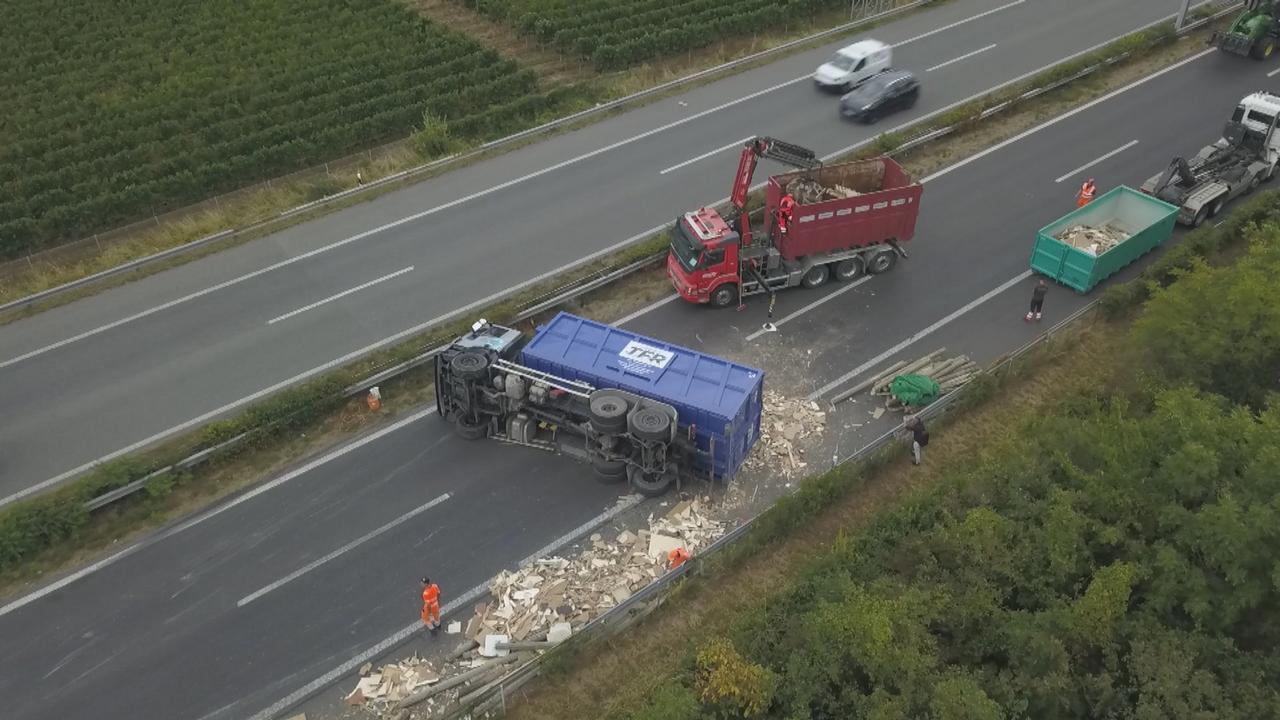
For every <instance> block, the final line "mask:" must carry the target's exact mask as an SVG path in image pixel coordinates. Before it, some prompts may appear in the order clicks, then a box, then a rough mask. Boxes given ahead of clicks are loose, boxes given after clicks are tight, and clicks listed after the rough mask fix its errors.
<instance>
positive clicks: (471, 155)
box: [0, 0, 938, 312]
mask: <svg viewBox="0 0 1280 720" xmlns="http://www.w3.org/2000/svg"><path fill="white" fill-rule="evenodd" d="M933 2H938V0H912V1H910V2H903V0H852V2H851V3H850V22H847V23H843V24H841V25H837V26H836V27H833V28H829V29H826V30H822V31H820V32H816V33H813V34H811V35H806V36H804V37H802V38H798V39H796V40H791V41H788V42H785V43H782V44H780V45H777V46H775V47H772V48H769V49H767V50H761V51H759V52H755V53H752V54H750V55H746V56H743V57H741V58H738V59H737V60H730V61H729V62H726V63H722V64H720V65H716V66H714V67H711V68H707V69H705V70H699V71H698V72H695V73H691V74H689V75H685V76H683V77H679V78H676V79H675V80H670V81H667V82H664V83H661V84H659V85H655V86H653V87H651V88H647V89H645V90H641V91H640V92H636V93H632V94H630V95H627V96H625V97H621V98H618V99H617V100H611V101H609V102H606V103H601V104H599V105H596V106H594V107H591V108H588V109H586V110H581V111H579V112H576V113H572V114H570V115H566V116H564V117H562V118H558V119H556V120H552V121H550V122H546V123H543V124H542V125H538V126H536V127H533V128H529V129H527V130H522V131H520V132H517V133H513V134H511V135H507V136H505V137H502V138H499V139H497V140H491V141H489V142H486V143H483V144H481V145H479V146H477V147H476V148H474V149H472V150H469V151H467V152H464V153H457V154H454V155H449V156H447V157H443V158H440V159H438V160H433V161H431V162H428V163H425V164H422V165H418V166H415V167H411V168H409V169H406V170H402V171H400V172H396V173H393V174H391V175H387V176H385V177H382V178H378V179H376V180H371V181H369V182H367V183H364V184H361V185H358V186H356V187H353V188H350V189H347V190H343V191H341V192H338V193H334V194H332V195H328V196H326V197H323V198H320V199H318V200H314V201H311V202H307V203H304V204H302V205H299V206H297V207H294V208H290V209H288V210H285V211H284V212H282V213H280V214H279V215H276V216H274V217H271V218H267V219H264V220H261V221H258V222H254V223H251V224H249V225H246V226H244V227H240V228H229V229H226V230H221V231H219V232H216V233H214V234H212V235H207V236H205V237H202V238H200V239H198V240H193V241H191V242H189V243H186V244H184V245H179V246H177V247H174V248H170V249H168V250H163V251H161V252H158V253H155V254H152V255H148V256H146V257H142V258H138V259H137V260H132V261H130V262H127V263H124V264H122V265H118V266H116V267H113V268H109V269H107V270H103V271H102V272H98V273H94V274H93V275H89V276H86V277H84V278H81V279H79V280H74V281H72V282H69V283H66V284H64V285H59V286H58V287H55V288H50V289H48V290H43V291H41V292H38V293H34V294H32V295H28V296H27V297H24V298H18V299H17V300H14V301H11V302H8V303H5V304H3V305H0V312H4V311H6V310H9V309H12V308H15V307H21V306H23V305H30V304H32V303H35V302H39V301H40V300H46V299H48V298H50V297H54V296H56V295H61V294H63V293H66V292H69V291H71V290H75V289H77V288H82V287H85V286H88V285H92V284H94V283H97V282H101V281H103V280H106V279H108V278H111V277H115V276H117V275H121V274H124V273H128V272H131V271H133V270H138V269H140V268H143V267H146V266H149V265H153V264H155V263H157V262H160V261H162V260H167V259H170V258H173V257H176V256H179V255H184V254H186V253H189V252H192V251H194V250H197V249H199V248H202V247H205V246H207V245H210V244H213V243H216V242H219V241H221V240H225V239H227V238H229V237H234V236H238V235H243V234H245V233H248V232H256V231H259V230H264V229H268V228H270V227H272V226H274V225H277V224H279V223H281V222H283V221H285V220H288V219H290V218H293V217H295V216H297V215H300V214H302V213H306V212H308V211H311V210H315V209H317V208H319V207H321V206H325V205H329V204H332V203H334V202H337V201H340V200H345V199H348V198H351V197H355V196H358V195H362V194H365V193H369V192H371V191H373V190H375V189H378V188H382V187H385V186H388V185H390V184H393V183H397V182H400V181H403V180H407V179H410V178H413V177H416V176H419V175H423V174H425V173H429V172H436V171H440V170H445V169H447V168H448V166H450V165H454V164H458V163H462V162H466V161H469V160H473V159H476V158H478V157H480V156H483V155H485V154H486V153H489V152H492V151H494V150H497V149H499V148H502V147H506V146H509V145H513V144H515V143H519V142H522V141H524V140H528V139H530V138H533V137H536V136H539V135H543V134H546V133H549V132H551V131H554V130H558V129H561V128H564V127H568V126H570V125H573V124H574V123H578V122H581V121H583V120H586V119H588V118H591V117H594V116H597V115H601V114H603V113H608V112H611V111H613V110H617V109H619V108H623V107H626V106H628V105H631V104H634V103H636V102H638V101H640V100H644V99H647V98H651V97H656V96H659V95H662V94H664V93H667V92H670V91H672V90H675V89H678V88H680V87H683V86H686V85H690V84H693V83H696V82H700V81H703V80H706V79H708V78H712V77H715V76H717V75H719V74H721V73H724V72H726V71H728V70H733V69H735V68H739V67H742V66H745V65H749V64H752V63H756V62H759V61H761V60H764V59H767V58H770V57H773V56H775V55H781V54H785V53H787V52H790V51H792V50H794V49H796V48H799V47H803V46H805V45H807V44H809V43H812V42H814V41H817V40H822V39H824V38H827V37H832V36H835V35H839V34H841V33H845V32H848V31H849V30H853V29H855V28H857V27H859V26H862V25H865V24H868V23H873V22H881V21H883V20H885V19H887V18H889V17H892V16H894V15H897V14H900V13H903V12H906V11H908V10H913V9H915V8H917V7H921V6H924V5H928V4H930V3H933ZM855 16H857V19H854V17H855ZM404 143H405V140H397V141H395V142H393V143H388V144H386V145H382V146H379V147H376V148H370V149H368V150H364V151H361V152H359V153H356V154H354V155H348V156H347V157H344V158H339V159H336V160H331V161H329V162H327V163H324V164H323V165H317V166H314V167H311V168H306V169H304V170H298V171H296V172H293V173H290V174H288V175H283V176H280V177H277V178H273V179H270V180H265V181H263V182H261V183H258V184H256V185H251V186H249V187H245V188H241V189H239V190H234V191H232V192H229V193H224V194H222V195H218V196H215V197H213V198H209V199H207V200H204V201H201V202H199V203H196V204H194V205H189V206H186V207H183V208H179V209H176V210H173V211H171V212H168V213H166V214H162V215H157V214H155V213H153V214H152V217H151V218H150V219H145V220H141V221H138V222H135V223H131V224H129V225H126V226H123V227H119V228H115V229H112V230H104V231H102V232H100V233H95V234H94V235H93V236H92V237H89V238H83V239H81V240H77V241H74V242H71V243H67V244H65V245H61V246H58V247H56V248H50V249H48V250H45V251H42V252H39V253H32V254H28V255H27V256H25V257H22V258H18V259H17V260H12V261H9V262H6V263H4V264H2V265H0V273H3V272H5V271H8V270H10V269H11V268H13V267H14V266H18V265H23V264H27V265H31V264H34V262H36V261H41V262H43V261H45V260H47V259H50V258H54V257H58V256H60V255H64V254H68V253H74V252H78V251H79V250H83V249H85V248H87V247H89V246H92V245H96V246H97V247H98V248H99V249H101V247H102V244H103V243H110V242H113V241H118V240H119V239H120V238H121V237H123V236H126V235H128V234H130V233H131V232H133V231H136V230H139V229H142V228H144V227H147V226H149V225H154V226H156V227H159V226H160V225H161V223H162V221H164V220H173V219H177V218H179V217H183V216H186V215H189V214H190V213H192V212H197V211H199V210H201V209H211V208H215V207H220V205H221V203H223V202H229V201H231V200H232V199H234V198H238V197H244V196H246V195H248V194H251V193H254V192H258V191H261V190H263V189H270V188H271V187H273V184H280V183H283V182H288V181H289V180H291V179H297V178H302V177H313V176H319V175H322V174H324V175H328V174H331V173H332V172H333V171H334V170H336V169H339V168H354V167H355V166H356V165H357V164H359V163H362V162H364V161H365V160H368V161H372V160H373V157H374V156H375V155H379V156H384V155H387V154H389V153H391V152H393V151H395V150H396V149H398V148H401V147H403V145H404Z"/></svg>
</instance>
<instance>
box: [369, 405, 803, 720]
mask: <svg viewBox="0 0 1280 720" xmlns="http://www.w3.org/2000/svg"><path fill="white" fill-rule="evenodd" d="M825 426H826V415H825V414H824V413H823V412H822V411H821V410H820V409H819V407H818V405H817V404H816V403H813V402H810V401H807V400H803V399H792V398H787V397H784V396H782V395H780V394H778V393H776V392H771V391H767V390H766V391H765V393H764V415H763V417H762V420H761V433H760V439H759V441H758V442H757V443H756V446H755V448H753V450H752V452H751V455H750V456H749V457H748V458H747V461H746V463H745V464H744V466H743V471H747V470H754V471H758V472H761V473H765V474H769V475H774V476H781V477H785V478H792V477H796V476H799V475H802V474H804V470H805V466H806V463H805V461H804V459H803V458H804V453H805V448H804V447H803V446H804V445H809V444H811V443H814V442H816V441H817V440H818V438H820V437H821V435H822V432H823V430H824V429H825ZM739 474H740V475H741V474H742V472H741V471H740V473H739ZM742 492H743V488H742V487H741V483H740V482H737V481H735V482H734V483H733V485H732V486H731V487H730V488H729V489H728V491H727V492H726V493H725V494H724V495H723V496H721V497H720V499H719V501H718V502H717V504H715V505H714V506H713V505H712V504H711V498H710V497H709V496H697V495H695V496H694V497H692V498H691V499H687V500H677V501H676V503H675V504H674V506H671V507H670V508H669V509H668V508H666V507H665V506H666V505H667V504H668V503H663V506H664V507H663V508H662V509H660V510H659V511H658V512H657V513H654V514H650V515H649V517H648V522H647V525H648V529H643V530H639V531H637V532H632V531H630V530H625V531H622V532H621V533H618V534H616V535H613V534H610V536H606V535H605V534H604V533H595V534H593V535H591V536H590V538H589V539H587V540H586V541H584V542H582V543H580V544H579V546H578V547H577V548H576V549H577V552H575V553H572V554H568V555H566V556H555V557H548V558H540V559H537V560H534V561H533V562H530V563H528V564H527V565H525V566H524V567H521V568H519V569H518V570H516V571H514V572H511V571H503V572H502V573H499V574H498V576H497V577H495V578H493V580H492V581H491V582H490V584H489V590H490V597H489V600H488V601H486V602H482V603H479V604H477V605H476V606H475V607H474V608H473V610H472V613H471V614H470V616H469V617H467V618H466V619H464V620H455V621H451V622H448V623H446V626H445V628H444V629H443V630H442V631H441V633H440V636H439V639H440V640H442V641H443V640H445V639H446V638H448V639H450V640H457V641H460V644H458V645H457V647H456V649H455V650H454V651H453V652H452V653H451V654H450V656H449V657H448V659H446V660H444V661H428V660H422V659H420V658H418V657H417V656H414V657H412V658H409V659H406V660H402V661H400V662H397V663H390V664H386V665H383V666H381V667H380V668H377V669H375V668H374V667H373V666H372V665H370V664H368V663H366V665H365V666H364V667H363V668H361V672H360V675H361V678H360V679H359V681H358V682H357V684H356V687H355V688H353V689H352V690H351V692H350V693H349V694H348V695H347V702H348V704H351V705H357V706H362V707H363V708H364V709H366V710H368V711H370V712H372V713H374V714H377V715H379V716H383V717H388V718H396V720H435V719H437V718H438V719H440V720H443V719H444V718H454V717H467V716H470V717H483V716H485V710H486V703H488V702H489V701H490V695H491V694H492V693H493V691H494V689H495V685H494V684H495V683H496V681H497V680H498V679H500V678H503V677H505V676H506V675H507V674H508V673H510V672H511V671H512V670H514V669H516V668H517V667H519V666H520V665H522V664H523V663H525V662H527V661H528V660H530V659H532V658H533V657H535V656H536V655H537V654H538V653H539V652H542V651H545V650H548V649H550V648H552V647H554V646H555V645H557V644H559V643H561V642H563V641H564V640H566V639H568V638H569V637H572V636H573V634H574V633H577V632H579V631H580V630H582V628H583V627H585V626H586V625H587V624H588V623H590V622H591V621H592V620H594V619H596V618H597V617H599V616H601V615H603V614H604V613H606V612H608V611H609V610H611V609H613V608H615V607H617V606H618V604H620V603H622V602H624V601H626V600H627V598H629V597H631V596H632V595H633V594H635V593H637V592H639V591H640V590H641V589H643V588H644V587H645V586H647V585H648V584H649V583H651V582H653V581H654V580H655V579H657V578H659V577H661V576H662V575H663V574H665V573H666V572H667V570H668V568H667V557H668V553H669V552H670V551H671V550H673V549H675V548H684V549H685V550H687V551H688V552H689V553H690V554H691V555H693V556H695V557H696V556H697V555H698V553H699V552H700V551H701V550H704V549H705V548H706V547H707V546H709V545H711V544H712V543H713V542H715V540H716V539H717V538H719V537H721V536H722V535H724V533H725V532H727V531H728V529H729V528H730V527H731V526H732V523H731V522H730V518H729V517H727V516H728V515H730V514H732V511H734V510H735V509H737V508H740V507H741V506H742V504H743V503H741V502H739V501H740V500H741V498H740V497H738V496H740V495H741V494H742ZM619 502H629V499H628V498H623V499H621V500H620V501H619ZM451 644H452V643H451Z"/></svg>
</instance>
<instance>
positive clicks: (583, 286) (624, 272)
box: [0, 0, 1240, 510]
mask: <svg viewBox="0 0 1280 720" xmlns="http://www.w3.org/2000/svg"><path fill="white" fill-rule="evenodd" d="M922 1H924V2H931V1H933V0H922ZM1205 5H1206V6H1216V7H1223V9H1216V7H1215V9H1216V12H1214V13H1213V14H1212V15H1210V16H1209V17H1206V18H1203V19H1201V20H1198V21H1196V22H1194V23H1190V24H1188V25H1186V26H1185V27H1184V28H1183V29H1182V30H1181V31H1179V32H1180V33H1185V32H1190V31H1192V30H1195V29H1197V28H1199V27H1202V26H1203V25H1205V24H1207V23H1209V22H1211V21H1213V20H1215V19H1217V18H1218V17H1221V16H1222V15H1224V14H1226V13H1227V12H1230V11H1231V10H1232V9H1234V8H1235V7H1237V6H1239V5H1240V3H1239V2H1224V0H1211V2H1208V3H1205ZM902 7H908V6H902ZM1160 22H1164V21H1163V20H1162V21H1159V22H1157V23H1152V24H1151V25H1149V26H1148V27H1154V26H1156V25H1158V24H1159V23H1160ZM828 32H830V31H828ZM797 42H799V41H797ZM1129 55H1130V53H1123V54H1120V55H1117V56H1115V57H1113V58H1108V59H1106V60H1103V61H1101V62H1099V63H1097V64H1095V65H1091V66H1089V67H1087V68H1084V69H1082V70H1081V71H1080V72H1078V73H1075V74H1074V75H1071V76H1070V77H1067V78H1063V79H1061V80H1058V81H1056V82H1053V83H1050V84H1049V85H1046V86H1043V87H1038V88H1034V89H1032V90H1028V91H1026V92H1024V93H1022V94H1020V95H1019V96H1018V97H1016V98H1013V99H1011V100H1008V101H1005V102H1002V103H1000V104H999V105H995V106H992V107H991V108H988V109H986V110H985V111H983V112H982V113H981V114H980V115H979V119H985V118H988V117H990V116H991V115H994V114H996V113H999V112H1003V111H1005V110H1008V109H1010V108H1012V107H1013V106H1014V105H1016V104H1017V103H1019V102H1023V101H1025V100H1028V99H1031V98H1034V97H1036V96H1039V95H1042V94H1044V93H1046V92H1049V91H1050V90H1054V89H1057V88H1060V87H1063V86H1065V85H1067V84H1070V83H1072V82H1075V81H1077V80H1079V79H1081V78H1084V77H1087V76H1089V75H1092V74H1093V73H1095V72H1097V71H1098V70H1100V69H1102V68H1104V67H1109V66H1111V65H1113V64H1115V63H1116V62H1120V61H1121V60H1123V59H1124V58H1126V57H1128V56H1129ZM955 130H956V127H955V126H947V127H943V128H938V129H935V130H930V131H927V132H924V133H922V134H919V135H917V136H916V137H913V138H911V139H909V140H907V141H906V142H904V143H903V144H901V145H900V146H898V148H897V149H896V150H894V153H902V152H906V151H908V150H912V149H915V148H918V147H920V146H921V145H924V144H926V143H928V142H931V141H933V140H937V139H939V138H942V137H945V136H946V135H949V134H950V133H952V132H954V131H955ZM664 254H665V253H659V254H657V255H653V256H649V257H646V258H642V259H641V260H638V261H636V262H633V263H629V264H627V265H624V266H621V267H614V268H607V269H605V270H602V271H601V272H600V273H597V274H595V275H592V276H587V277H584V278H580V279H579V280H578V281H575V282H574V283H572V284H569V285H566V286H564V287H563V288H561V289H557V290H555V291H552V294H550V295H549V296H544V297H543V298H539V299H537V300H535V301H534V302H533V303H531V304H530V305H529V306H527V307H526V308H524V309H523V310H522V311H521V312H520V313H519V314H518V315H517V316H516V317H515V318H514V319H513V321H514V322H521V321H524V320H528V319H529V318H532V317H536V316H538V315H540V314H542V313H543V312H546V311H547V310H550V309H552V308H555V307H557V306H560V305H563V304H565V303H568V302H572V301H573V300H576V299H578V298H580V297H582V296H583V295H585V294H587V293H589V292H592V291H594V290H598V289H599V288H601V287H604V286H606V285H608V284H610V283H613V282H616V281H618V280H621V279H623V278H625V277H628V276H630V275H632V274H634V273H636V272H639V271H640V270H643V269H644V268H646V267H648V266H650V265H652V264H653V263H655V262H657V261H659V260H660V259H661V257H662V256H663V255H664ZM498 302H501V301H498ZM2 309H3V308H2V307H0V310H2ZM442 349H443V348H440V347H435V348H424V349H423V351H422V352H421V353H419V354H418V355H416V356H415V357H413V358H412V359H410V360H406V361H403V362H399V363H396V364H394V365H389V366H387V367H384V368H378V369H376V371H375V372H374V373H373V374H371V375H370V376H368V377H367V378H365V379H364V380H361V381H360V382H358V383H355V384H353V385H351V386H350V387H348V388H346V389H345V390H344V391H343V396H344V397H353V396H355V395H357V394H359V393H361V392H364V391H366V390H368V389H369V388H370V387H373V386H375V385H378V384H381V383H384V382H387V381H388V380H391V379H394V378H396V377H398V376H400V375H403V374H404V373H406V372H409V371H411V370H413V369H415V368H417V367H420V366H422V365H424V364H426V363H427V362H430V360H431V358H433V357H435V355H436V354H437V353H439V352H440V351H441V350H442ZM355 362H359V360H356V361H355ZM948 397H950V396H948ZM286 421H287V418H286V419H283V420H280V421H277V422H286ZM274 427H276V426H275V425H271V426H265V427H263V428H258V429H255V430H253V431H250V432H245V433H243V434H241V435H238V436H236V437H233V438H231V439H230V440H227V441H225V442H223V443H220V444H219V445H217V446H215V447H211V448H206V449H203V450H200V451H199V452H196V453H194V454H192V455H191V456H189V457H187V458H184V459H183V460H180V461H178V462H176V463H173V464H172V465H168V466H166V467H163V468H161V469H159V470H156V471H154V472H152V473H149V474H148V475H146V476H144V477H142V478H139V479H138V480H135V481H133V482H130V483H129V484H127V485H124V486H122V487H120V488H117V489H115V490H112V491H110V492H108V493H105V494H103V495H100V496H98V497H95V498H93V499H91V500H89V501H88V503H87V504H86V506H87V508H88V509H90V510H96V509H99V508H102V507H104V506H106V505H109V504H111V503H113V502H116V501H119V500H122V499H124V498H127V497H129V496H131V495H133V494H134V493H137V492H139V491H141V490H143V489H145V487H146V486H147V483H148V482H150V481H151V480H154V479H155V478H157V477H160V476H162V475H165V474H167V473H170V472H175V471H186V470H189V469H191V468H192V467H195V466H197V465H199V464H201V463H203V462H206V461H208V460H210V459H212V458H214V457H217V456H218V455H219V454H220V453H222V452H225V451H228V450H231V449H233V448H235V447H236V446H238V445H240V444H241V443H243V442H246V441H248V440H250V439H252V438H253V437H256V436H259V435H261V434H263V433H266V432H270V431H271V430H272V429H274Z"/></svg>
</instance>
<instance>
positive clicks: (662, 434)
mask: <svg viewBox="0 0 1280 720" xmlns="http://www.w3.org/2000/svg"><path fill="white" fill-rule="evenodd" d="M630 429H631V434H632V435H635V436H636V437H638V438H640V439H641V440H647V441H649V442H666V441H667V440H670V439H671V416H670V415H668V414H666V413H664V412H662V411H661V410H658V409H656V408H640V409H639V410H637V411H635V413H633V414H632V415H631V419H630Z"/></svg>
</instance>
